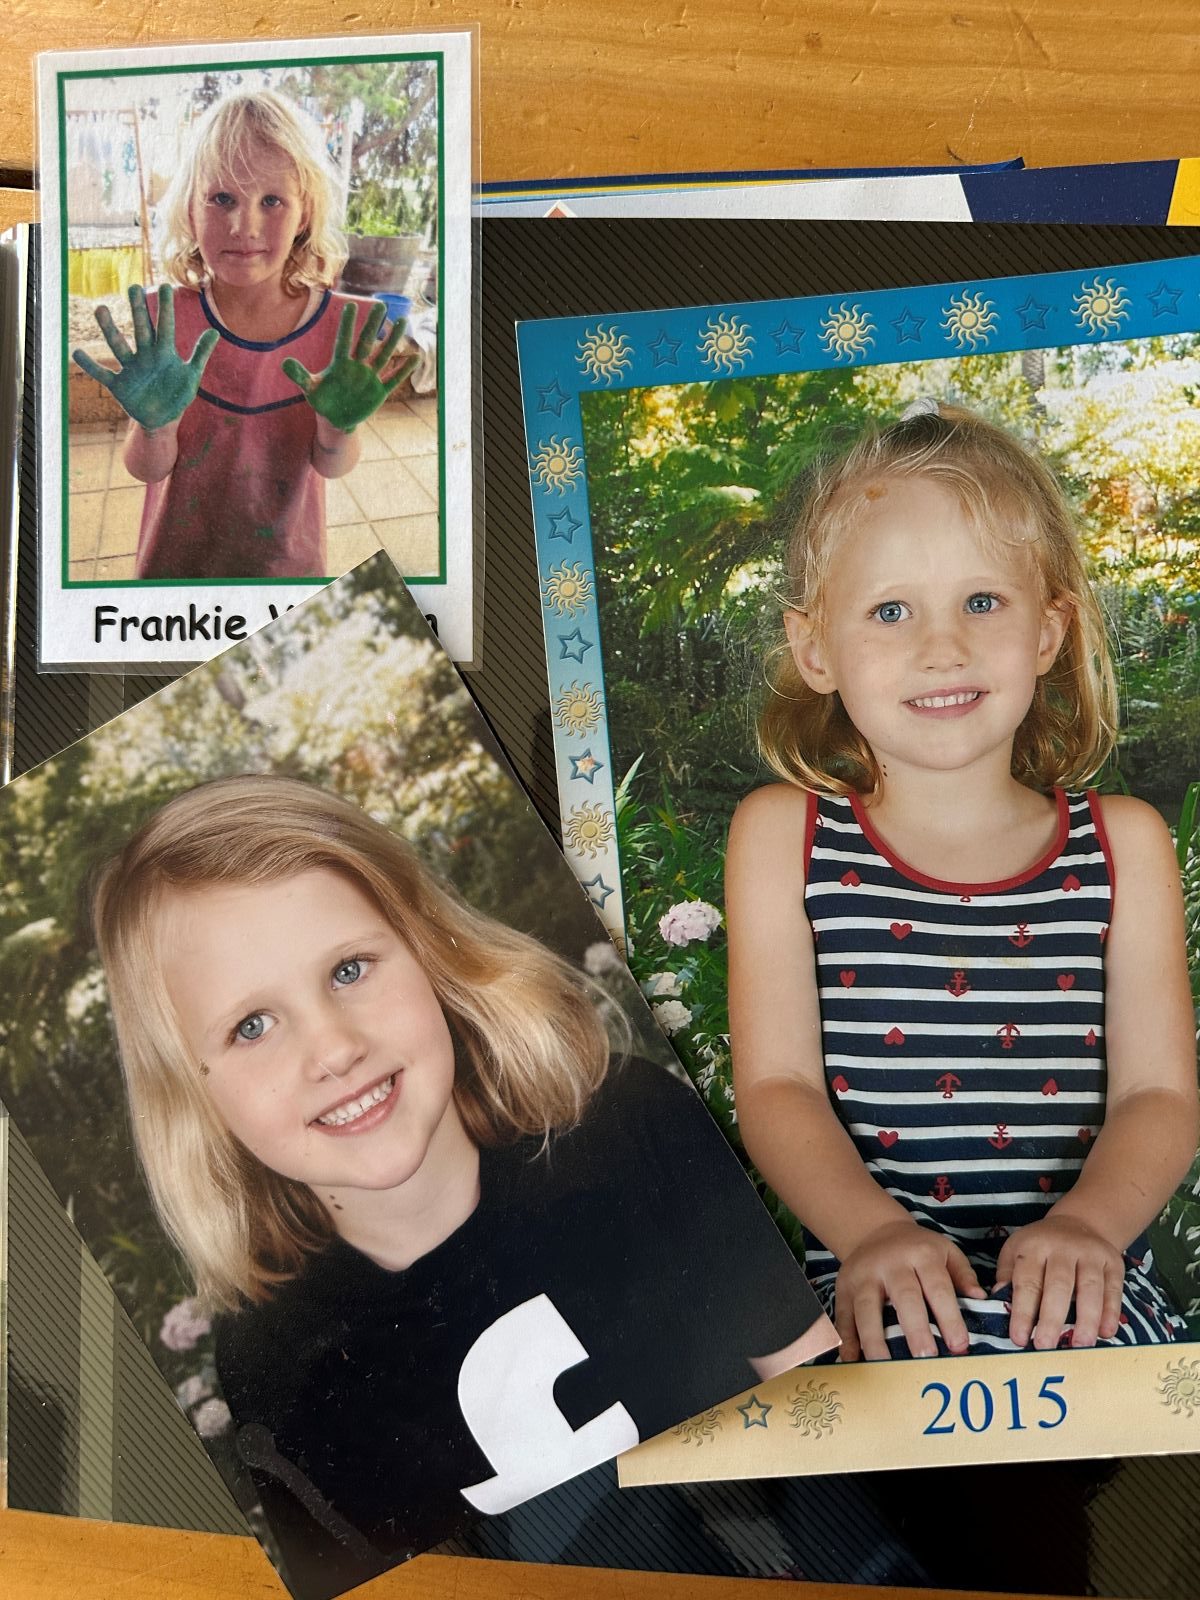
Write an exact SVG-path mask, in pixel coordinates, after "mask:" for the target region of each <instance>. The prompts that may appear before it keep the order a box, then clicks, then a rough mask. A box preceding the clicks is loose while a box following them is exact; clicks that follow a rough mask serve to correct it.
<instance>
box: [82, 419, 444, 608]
mask: <svg viewBox="0 0 1200 1600" xmlns="http://www.w3.org/2000/svg"><path fill="white" fill-rule="evenodd" d="M437 425H438V416H437V400H436V398H433V397H429V398H424V397H422V398H414V399H411V400H401V401H392V402H389V404H388V405H386V406H385V407H384V408H383V410H382V411H381V412H379V413H377V414H376V415H375V416H374V417H372V418H371V420H370V422H366V423H364V424H363V425H362V428H361V429H360V430H359V431H360V433H361V435H362V454H361V456H360V458H359V462H358V465H357V466H356V467H355V468H354V470H353V472H349V473H347V474H346V476H345V477H344V478H334V479H331V480H329V481H328V482H327V483H326V485H325V515H326V524H327V529H328V533H327V543H328V549H329V572H330V574H331V575H335V574H338V573H342V572H345V571H347V570H348V569H349V568H350V567H353V566H355V565H356V564H357V563H358V562H359V561H363V560H365V558H366V557H367V556H369V555H370V554H371V553H372V552H373V551H375V550H378V549H379V547H380V545H383V547H384V548H385V549H386V550H387V552H388V554H389V555H390V556H391V557H392V559H393V561H395V563H396V565H397V566H398V567H399V568H400V570H401V572H404V573H406V574H408V575H409V576H410V577H425V576H436V575H437V570H438V451H437ZM124 437H125V428H124V425H123V424H121V423H96V424H76V425H75V426H73V427H72V429H71V436H70V501H69V505H68V516H69V519H70V552H71V556H70V565H71V577H72V578H74V579H77V580H79V579H82V580H86V579H96V578H110V579H111V578H117V579H120V578H132V577H133V561H134V555H135V553H136V551H137V536H138V526H139V523H140V522H141V516H142V496H143V493H144V489H143V486H142V485H141V484H140V483H139V482H138V481H137V479H136V478H131V477H130V476H129V474H128V473H127V472H126V471H125V468H124V465H123V464H122V461H121V443H122V440H123V439H124Z"/></svg>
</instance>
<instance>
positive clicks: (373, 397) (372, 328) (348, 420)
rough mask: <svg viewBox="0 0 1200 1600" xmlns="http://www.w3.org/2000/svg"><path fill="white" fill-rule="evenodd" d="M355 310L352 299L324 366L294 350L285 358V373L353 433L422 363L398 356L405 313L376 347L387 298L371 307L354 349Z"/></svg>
mask: <svg viewBox="0 0 1200 1600" xmlns="http://www.w3.org/2000/svg"><path fill="white" fill-rule="evenodd" d="M355 315H356V308H355V307H354V306H353V305H349V306H345V307H344V308H343V310H342V320H341V321H340V322H339V323H338V331H337V338H336V340H335V341H334V346H333V360H332V361H331V362H330V363H329V365H328V366H327V367H326V368H325V370H324V372H317V373H312V372H309V371H308V369H307V368H306V367H303V366H301V364H300V362H299V361H296V360H294V359H293V358H292V357H291V356H289V357H288V358H287V360H286V361H285V362H284V363H283V372H284V376H285V377H288V378H290V379H291V380H292V382H293V383H294V384H297V385H298V386H299V387H300V388H301V389H303V391H304V395H305V398H306V399H307V401H308V403H309V405H310V406H311V407H312V408H313V410H314V411H315V412H316V413H317V415H318V416H319V417H324V418H325V420H326V422H328V423H329V424H330V425H331V426H332V427H334V428H336V429H338V431H339V432H341V433H352V432H353V431H354V429H355V428H357V427H358V425H359V423H360V422H365V421H366V420H367V418H368V417H369V416H372V415H373V414H374V413H375V412H376V411H378V410H379V408H380V406H381V405H382V404H383V402H384V401H385V400H386V399H387V397H388V395H390V394H391V392H392V390H393V389H394V388H395V387H396V385H397V384H399V383H402V382H403V381H404V379H405V378H407V376H408V375H409V373H410V372H411V371H412V370H413V368H414V367H415V366H416V364H417V360H416V358H414V359H412V360H405V359H404V358H403V357H397V356H396V346H397V345H398V344H399V343H400V338H401V335H402V334H403V333H404V319H403V318H402V317H398V318H397V319H396V321H395V322H394V323H393V325H392V331H391V332H390V333H389V334H388V336H387V338H386V339H385V340H384V341H383V343H382V344H380V346H379V348H378V350H376V349H375V345H376V342H377V340H378V335H379V328H380V325H381V323H382V322H383V318H384V306H383V303H382V301H376V302H375V304H374V305H373V306H372V307H371V309H370V311H369V312H368V313H367V320H366V322H364V323H363V329H362V332H361V333H360V334H359V336H358V343H357V344H356V345H355V347H354V351H353V354H352V353H351V350H350V343H351V340H352V339H353V337H354V319H355ZM394 363H398V364H396V365H395V369H394V370H393V371H392V372H391V373H390V374H389V372H388V368H389V367H392V366H393V364H394Z"/></svg>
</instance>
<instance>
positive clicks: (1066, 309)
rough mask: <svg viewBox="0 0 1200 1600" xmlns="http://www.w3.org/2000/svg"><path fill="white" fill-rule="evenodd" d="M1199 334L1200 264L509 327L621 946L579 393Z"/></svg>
mask: <svg viewBox="0 0 1200 1600" xmlns="http://www.w3.org/2000/svg"><path fill="white" fill-rule="evenodd" d="M1197 328H1200V257H1196V256H1187V257H1181V258H1178V259H1176V260H1170V261H1150V262H1140V263H1136V264H1133V265H1128V266H1115V267H1101V268H1099V269H1097V268H1088V269H1087V270H1086V271H1084V272H1056V273H1044V274H1038V275H1034V276H1030V277H1018V278H994V279H983V280H980V281H977V282H968V283H949V284H945V283H943V284H932V285H927V286H924V287H918V288H911V289H880V290H872V291H868V292H866V293H863V294H844V295H834V296H832V297H830V296H811V297H809V298H806V299H802V300H760V301H746V302H742V303H740V304H732V305H710V306H699V307H692V308H687V309H682V310H678V309H677V310H667V311H634V312H629V313H626V314H617V315H614V316H609V315H605V316H599V317H556V318H547V319H545V320H543V321H536V322H522V323H519V324H518V326H517V348H518V352H519V356H520V364H521V390H522V401H523V405H524V411H525V437H526V445H527V449H528V458H529V476H530V486H531V490H532V496H533V519H534V531H535V537H536V541H537V559H538V578H539V583H540V586H541V599H542V623H543V628H544V631H545V637H546V665H547V671H548V676H549V685H550V705H551V717H552V720H553V726H554V752H555V767H556V773H557V778H558V792H559V814H560V818H561V823H562V835H563V845H564V849H565V851H566V854H567V858H568V860H569V861H570V862H571V865H572V867H573V868H574V869H575V872H576V875H577V876H578V877H579V879H580V881H581V882H582V883H583V885H584V887H585V888H586V889H587V891H588V894H589V896H590V897H591V899H592V902H593V904H594V905H595V906H596V907H597V909H598V910H599V912H600V914H601V916H602V917H603V918H604V920H605V923H606V925H607V926H608V927H609V929H610V930H611V931H612V932H614V934H617V935H618V936H623V932H624V915H623V903H622V896H621V876H620V863H619V860H618V856H617V846H616V826H615V794H614V788H613V771H612V757H611V752H610V747H609V739H608V718H607V708H606V700H605V692H604V666H603V653H602V649H601V642H600V620H599V615H598V612H597V608H596V582H595V562H594V554H593V549H592V528H591V517H590V513H589V505H588V491H587V459H586V451H585V447H584V439H583V425H582V415H581V411H580V403H579V397H580V395H581V394H589V393H594V392H595V391H596V390H598V389H638V388H646V387H653V386H656V385H661V384H670V385H675V384H686V383H701V382H711V381H712V380H713V379H718V378H729V377H735V376H743V375H745V376H751V375H756V376H762V375H770V376H776V375H779V374H784V373H790V372H814V371H819V370H822V369H825V368H830V367H853V366H880V365H885V364H887V363H890V362H895V361H920V360H935V359H945V358H946V357H949V356H963V355H987V354H999V353H1001V352H1010V351H1014V350H1042V349H1047V348H1051V347H1055V346H1061V345H1088V344H1103V343H1106V342H1108V341H1110V340H1113V339H1120V340H1125V339H1136V338H1145V337H1150V336H1153V335H1156V334H1167V333H1181V332H1190V331H1194V330H1195V329H1197Z"/></svg>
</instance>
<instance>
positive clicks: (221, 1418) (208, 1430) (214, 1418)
mask: <svg viewBox="0 0 1200 1600" xmlns="http://www.w3.org/2000/svg"><path fill="white" fill-rule="evenodd" d="M232 1421H233V1416H232V1413H231V1412H230V1410H229V1407H228V1406H227V1405H226V1404H225V1402H224V1400H218V1399H216V1397H215V1396H214V1398H213V1399H211V1400H206V1401H205V1402H204V1404H203V1405H202V1406H198V1407H197V1408H196V1410H195V1412H194V1413H193V1414H192V1423H193V1425H194V1427H195V1429H196V1432H197V1433H198V1434H199V1435H200V1437H201V1438H202V1439H215V1438H216V1437H217V1435H218V1434H221V1433H224V1432H225V1430H226V1428H228V1427H229V1425H230V1423H231V1422H232Z"/></svg>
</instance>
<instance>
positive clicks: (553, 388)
mask: <svg viewBox="0 0 1200 1600" xmlns="http://www.w3.org/2000/svg"><path fill="white" fill-rule="evenodd" d="M570 403H571V396H570V395H569V394H564V393H563V391H562V390H561V389H560V388H559V386H558V379H557V378H554V379H553V380H552V381H551V382H550V383H548V384H547V385H546V387H545V388H544V389H539V390H538V410H539V411H548V412H550V413H551V415H553V416H556V417H561V416H562V414H563V408H564V407H565V406H568V405H570Z"/></svg>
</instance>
